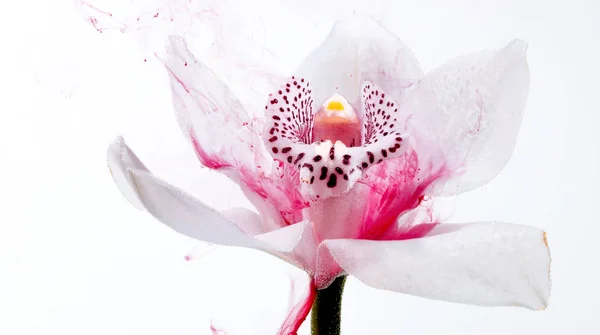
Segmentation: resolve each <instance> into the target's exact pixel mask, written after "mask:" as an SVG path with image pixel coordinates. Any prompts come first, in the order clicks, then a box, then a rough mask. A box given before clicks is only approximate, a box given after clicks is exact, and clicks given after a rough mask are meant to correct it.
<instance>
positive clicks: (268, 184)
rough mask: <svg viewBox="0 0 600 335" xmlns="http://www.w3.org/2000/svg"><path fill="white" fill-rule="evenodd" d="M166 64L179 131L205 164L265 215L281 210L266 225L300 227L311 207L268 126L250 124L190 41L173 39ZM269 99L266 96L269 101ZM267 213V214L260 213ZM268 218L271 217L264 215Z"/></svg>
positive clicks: (233, 97)
mask: <svg viewBox="0 0 600 335" xmlns="http://www.w3.org/2000/svg"><path fill="white" fill-rule="evenodd" d="M167 56H168V58H167V60H166V61H165V62H164V63H165V67H166V69H167V72H168V74H169V77H170V79H171V88H172V91H173V101H174V105H175V110H176V112H177V117H178V120H179V123H180V126H181V128H182V130H183V132H184V134H185V135H186V137H187V138H188V139H189V140H190V141H191V143H192V145H193V148H194V150H195V152H196V154H197V156H198V158H199V159H200V161H201V162H202V163H203V164H204V165H205V166H207V167H209V168H211V169H216V170H219V171H221V172H223V173H225V174H226V175H227V176H229V177H230V178H232V179H233V180H234V181H236V182H238V183H240V186H242V190H243V191H244V192H245V193H253V194H254V196H249V197H248V198H249V199H250V201H252V202H253V204H254V205H255V206H256V207H257V208H258V209H259V210H260V211H263V210H267V211H269V212H271V213H270V214H272V212H273V210H272V209H273V208H275V209H277V211H279V214H277V215H276V216H273V215H269V216H268V217H271V218H273V220H270V221H267V220H265V224H266V226H268V227H270V228H271V229H276V228H279V227H282V226H283V224H284V222H296V221H297V214H298V213H299V211H300V210H301V209H302V208H304V207H305V206H306V205H307V204H306V201H305V200H304V199H303V198H302V196H301V195H300V193H299V192H298V189H299V183H300V181H299V179H298V178H297V177H296V175H295V174H294V173H291V174H290V173H288V171H287V170H286V169H285V168H282V167H281V166H278V165H277V164H275V163H274V162H273V159H272V157H271V156H270V155H269V154H268V153H267V152H266V151H265V147H264V145H263V143H262V140H261V138H260V136H259V130H261V129H262V128H263V124H262V123H261V122H258V121H257V120H256V119H252V120H251V119H250V118H249V116H248V115H247V114H246V111H245V110H244V108H243V106H242V104H241V103H240V102H239V100H238V99H237V98H236V97H235V96H234V94H233V93H232V92H231V90H230V89H229V88H228V87H227V85H226V84H225V83H224V82H223V81H221V80H220V79H219V78H218V77H217V76H216V74H215V73H214V72H213V71H212V70H210V69H209V68H208V67H207V66H206V65H204V64H202V63H201V62H200V61H198V60H197V59H195V58H194V56H193V55H192V54H191V53H190V51H189V49H188V47H187V44H186V42H185V40H184V39H183V38H181V37H176V36H171V37H170V39H169V44H168V46H167ZM265 99H266V96H265ZM261 214H263V213H261ZM263 217H267V216H263Z"/></svg>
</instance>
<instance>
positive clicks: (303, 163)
mask: <svg viewBox="0 0 600 335" xmlns="http://www.w3.org/2000/svg"><path fill="white" fill-rule="evenodd" d="M309 86H310V85H309V83H308V82H306V81H305V80H304V79H302V78H299V79H296V78H294V77H292V79H290V80H289V81H288V82H287V83H286V84H285V85H283V86H282V87H281V88H280V89H279V90H278V91H277V92H275V93H273V94H270V95H269V101H268V102H267V105H266V107H265V117H266V119H267V122H266V126H265V129H264V131H263V139H264V141H265V145H266V146H267V148H268V149H269V152H270V153H271V155H272V156H273V158H275V159H277V160H279V161H281V162H283V164H286V163H287V164H293V165H295V166H296V167H297V168H298V169H299V170H300V180H301V185H302V191H303V193H304V194H305V195H308V196H309V197H312V198H313V199H315V200H316V199H323V198H327V197H331V196H338V195H342V194H344V193H346V192H347V191H348V190H350V188H352V186H353V185H354V183H355V182H356V181H357V180H358V179H360V177H361V176H362V171H364V170H365V169H367V168H369V167H371V166H373V165H375V164H377V163H380V162H381V161H383V160H384V159H389V158H393V157H397V156H399V155H401V154H402V153H404V151H405V147H406V146H407V144H408V143H406V141H405V136H403V135H401V133H400V132H399V131H397V130H396V129H395V128H394V126H393V125H392V127H389V125H388V123H385V122H386V121H388V120H387V119H386V115H389V114H388V113H390V112H389V110H386V112H385V113H384V114H383V115H382V113H381V112H379V114H377V109H379V110H381V108H376V109H373V107H374V106H377V104H376V102H375V100H374V99H379V98H380V96H381V95H383V97H385V94H384V93H383V92H382V91H381V90H380V89H379V88H375V86H373V84H372V83H367V84H365V86H364V87H365V89H366V90H370V89H371V88H373V89H377V90H378V92H377V95H373V94H372V95H370V96H369V94H365V95H364V97H363V108H364V110H365V112H366V117H365V120H366V121H367V122H371V124H373V125H374V127H371V128H368V129H373V130H372V131H371V133H370V134H371V135H370V137H369V138H368V139H367V140H365V141H363V146H362V147H350V148H349V147H347V146H346V145H345V144H344V143H342V142H341V141H336V142H335V143H334V142H332V141H329V140H327V141H323V142H318V143H312V132H313V125H314V115H313V109H312V103H313V100H312V95H311V93H312V92H311V90H310V89H309ZM365 92H366V91H365ZM373 97H375V98H373ZM383 105H384V106H386V108H388V107H389V108H391V107H392V106H397V104H396V103H395V102H393V101H392V100H390V99H387V100H385V102H384V103H383ZM391 110H392V111H393V108H392V109H391ZM379 119H382V120H383V121H381V122H379ZM383 123H385V126H381V127H380V125H381V124H383ZM384 127H385V130H383V129H384ZM388 129H389V130H388Z"/></svg>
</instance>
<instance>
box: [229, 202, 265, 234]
mask: <svg viewBox="0 0 600 335" xmlns="http://www.w3.org/2000/svg"><path fill="white" fill-rule="evenodd" d="M221 213H222V214H223V216H224V217H226V218H227V219H229V220H230V221H231V222H234V223H235V224H236V225H237V226H238V227H239V228H240V229H241V230H242V231H243V232H244V233H246V234H248V235H251V236H254V235H258V234H264V233H266V232H267V230H266V229H265V226H264V225H263V222H262V220H261V218H260V216H259V215H258V214H256V213H255V212H253V211H251V210H249V209H247V208H243V207H235V208H229V209H226V210H224V211H221Z"/></svg>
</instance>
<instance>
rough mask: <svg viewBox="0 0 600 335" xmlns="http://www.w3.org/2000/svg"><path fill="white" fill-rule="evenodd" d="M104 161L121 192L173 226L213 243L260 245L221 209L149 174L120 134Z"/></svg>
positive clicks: (252, 246) (190, 235)
mask: <svg viewBox="0 0 600 335" xmlns="http://www.w3.org/2000/svg"><path fill="white" fill-rule="evenodd" d="M108 164H109V167H110V170H111V171H112V174H113V176H114V179H115V182H116V184H117V186H118V187H119V189H120V190H121V192H122V193H123V194H124V195H125V196H126V197H127V198H128V199H129V200H130V201H132V202H134V203H135V204H136V205H138V206H139V207H142V208H144V209H146V210H147V211H148V212H150V213H151V214H152V215H153V216H154V217H156V218H157V219H158V220H160V221H161V222H163V223H164V224H166V225H167V226H169V227H170V228H172V229H173V230H175V231H177V232H179V233H181V234H183V235H186V236H189V237H192V238H195V239H198V240H201V241H206V242H211V243H215V244H221V245H231V246H242V247H250V248H259V247H261V246H262V245H261V243H260V242H258V241H257V240H255V239H254V238H252V237H250V236H248V235H246V234H244V233H243V232H242V231H241V230H240V229H239V228H238V227H237V226H236V225H235V224H234V223H233V222H231V221H229V220H228V219H226V218H225V217H224V216H223V215H222V214H221V213H219V212H217V211H216V210H214V209H212V208H210V207H208V206H206V205H205V204H203V203H202V202H200V201H199V200H197V199H195V198H194V197H192V196H190V195H189V194H186V193H185V192H184V191H182V190H180V189H178V188H176V187H173V186H171V185H169V184H167V183H166V182H164V181H163V180H160V179H159V178H157V177H155V176H154V175H152V174H151V173H150V172H149V171H148V170H147V169H146V168H145V167H144V166H143V164H142V163H141V162H140V161H139V159H137V157H136V156H135V154H134V153H133V152H132V151H131V149H130V148H129V147H128V146H127V145H126V144H125V142H124V141H123V139H122V138H118V139H117V140H116V141H115V142H114V143H113V144H112V145H111V146H110V147H109V150H108Z"/></svg>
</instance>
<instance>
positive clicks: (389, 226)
mask: <svg viewBox="0 0 600 335" xmlns="http://www.w3.org/2000/svg"><path fill="white" fill-rule="evenodd" d="M392 164H403V165H402V166H401V170H400V171H392V172H393V173H388V171H385V169H386V167H390V168H392V169H393V168H394V167H395V166H392ZM418 166H419V161H418V157H417V155H416V153H415V152H411V153H407V155H406V156H405V158H404V161H401V160H398V162H392V163H388V164H387V165H383V166H381V167H376V168H375V169H373V175H371V176H369V177H371V178H372V179H371V180H369V179H367V181H366V182H367V183H369V184H370V185H373V187H372V191H371V194H370V195H369V199H368V201H369V205H368V206H367V207H366V211H367V215H365V218H366V219H365V222H364V223H363V226H362V230H361V234H360V236H361V238H365V239H377V240H397V239H406V238H417V237H422V236H424V235H421V234H427V233H429V231H430V230H431V229H433V228H434V227H435V225H429V223H427V225H420V224H419V223H415V224H416V226H413V227H412V228H409V229H408V230H407V229H397V227H396V226H395V223H396V222H397V218H398V216H399V215H402V214H403V213H406V212H408V211H409V210H412V209H414V208H416V207H417V206H419V204H420V203H421V201H422V199H423V197H424V196H425V195H426V194H424V192H425V191H426V190H427V188H428V187H429V186H430V185H431V184H432V183H433V182H434V181H435V180H437V179H439V178H440V177H442V176H443V169H440V170H437V171H431V172H430V173H428V174H427V175H426V176H427V177H426V179H424V180H421V179H420V178H418V176H419V175H423V174H420V173H419V172H421V170H420V168H416V167H418ZM379 180H385V181H386V184H387V185H388V187H387V188H385V189H383V190H382V189H380V188H378V186H379V185H378V184H379V183H378V182H377V181H379Z"/></svg>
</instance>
